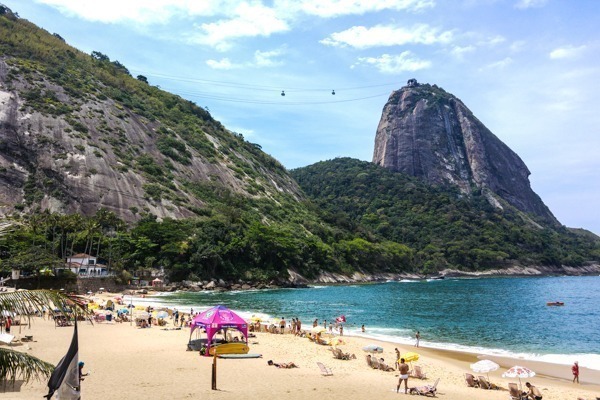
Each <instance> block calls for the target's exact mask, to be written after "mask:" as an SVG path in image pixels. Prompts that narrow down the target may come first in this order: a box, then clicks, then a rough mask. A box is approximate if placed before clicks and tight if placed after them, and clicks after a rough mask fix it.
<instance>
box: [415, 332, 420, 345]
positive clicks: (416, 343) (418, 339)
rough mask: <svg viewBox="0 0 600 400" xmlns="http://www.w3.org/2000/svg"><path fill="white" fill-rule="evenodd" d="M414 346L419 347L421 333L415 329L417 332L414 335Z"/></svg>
mask: <svg viewBox="0 0 600 400" xmlns="http://www.w3.org/2000/svg"><path fill="white" fill-rule="evenodd" d="M415 339H416V342H415V347H419V341H420V340H421V334H420V333H419V331H417V334H416V335H415Z"/></svg>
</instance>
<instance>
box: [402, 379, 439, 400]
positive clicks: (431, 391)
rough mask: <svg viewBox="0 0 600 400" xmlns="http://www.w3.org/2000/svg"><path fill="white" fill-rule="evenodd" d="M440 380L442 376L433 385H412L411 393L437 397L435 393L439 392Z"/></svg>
mask: <svg viewBox="0 0 600 400" xmlns="http://www.w3.org/2000/svg"><path fill="white" fill-rule="evenodd" d="M439 382H440V378H437V380H436V381H435V383H434V384H433V385H425V386H417V387H412V388H410V390H409V393H410V394H418V395H420V396H432V397H435V393H436V392H437V385H438V383H439Z"/></svg>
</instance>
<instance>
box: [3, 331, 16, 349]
mask: <svg viewBox="0 0 600 400" xmlns="http://www.w3.org/2000/svg"><path fill="white" fill-rule="evenodd" d="M14 339H15V337H14V335H11V334H10V333H0V343H4V344H7V345H9V346H11V343H12V341H13V340H14Z"/></svg>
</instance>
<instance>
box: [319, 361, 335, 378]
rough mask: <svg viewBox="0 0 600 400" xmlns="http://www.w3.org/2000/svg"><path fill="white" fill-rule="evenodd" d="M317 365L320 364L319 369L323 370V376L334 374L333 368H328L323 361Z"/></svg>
mask: <svg viewBox="0 0 600 400" xmlns="http://www.w3.org/2000/svg"><path fill="white" fill-rule="evenodd" d="M317 365H318V366H319V369H320V370H321V375H323V376H330V375H333V372H331V368H327V367H326V366H325V365H323V363H321V362H317Z"/></svg>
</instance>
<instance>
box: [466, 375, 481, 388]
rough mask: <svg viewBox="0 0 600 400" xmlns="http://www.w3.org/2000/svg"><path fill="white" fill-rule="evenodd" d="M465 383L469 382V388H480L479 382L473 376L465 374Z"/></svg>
mask: <svg viewBox="0 0 600 400" xmlns="http://www.w3.org/2000/svg"><path fill="white" fill-rule="evenodd" d="M465 382H467V386H468V387H479V382H478V381H477V379H475V376H473V374H469V373H468V372H467V373H465Z"/></svg>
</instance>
